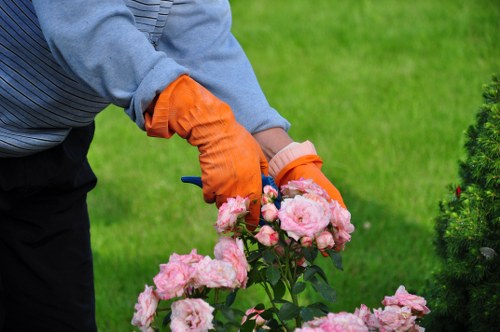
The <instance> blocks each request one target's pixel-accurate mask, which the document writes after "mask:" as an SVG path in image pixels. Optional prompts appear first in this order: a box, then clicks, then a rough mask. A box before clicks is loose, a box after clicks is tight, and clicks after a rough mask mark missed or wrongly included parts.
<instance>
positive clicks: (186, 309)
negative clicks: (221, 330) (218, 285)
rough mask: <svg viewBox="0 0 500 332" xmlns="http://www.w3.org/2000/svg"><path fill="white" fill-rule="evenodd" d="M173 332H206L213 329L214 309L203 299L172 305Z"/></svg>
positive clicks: (185, 300) (187, 300)
mask: <svg viewBox="0 0 500 332" xmlns="http://www.w3.org/2000/svg"><path fill="white" fill-rule="evenodd" d="M171 308H172V316H171V322H170V329H171V330H172V332H187V331H193V332H206V331H208V330H210V329H213V324H212V321H213V319H214V316H213V314H212V313H213V311H214V308H212V307H211V306H210V305H209V304H208V303H207V302H205V301H203V300H202V299H184V300H179V301H176V302H174V303H172V307H171Z"/></svg>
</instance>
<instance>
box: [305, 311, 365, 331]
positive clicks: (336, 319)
mask: <svg viewBox="0 0 500 332" xmlns="http://www.w3.org/2000/svg"><path fill="white" fill-rule="evenodd" d="M303 327H304V328H313V329H319V330H304V329H299V330H295V331H300V332H304V331H324V332H369V330H368V327H366V325H365V323H364V322H363V320H362V319H361V318H359V317H357V316H356V315H354V314H351V313H347V312H339V313H337V314H334V313H329V314H328V315H327V316H325V317H321V318H317V319H314V320H311V321H308V322H305V323H304V325H303Z"/></svg>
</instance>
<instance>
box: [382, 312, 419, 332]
mask: <svg viewBox="0 0 500 332" xmlns="http://www.w3.org/2000/svg"><path fill="white" fill-rule="evenodd" d="M374 314H375V317H376V319H377V321H378V323H379V329H380V332H392V331H394V332H404V331H408V330H410V329H412V328H413V327H415V319H416V318H417V317H416V316H413V315H412V314H411V309H410V308H408V307H400V306H397V305H390V306H386V307H385V308H384V309H376V310H374Z"/></svg>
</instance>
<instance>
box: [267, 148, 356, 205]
mask: <svg viewBox="0 0 500 332" xmlns="http://www.w3.org/2000/svg"><path fill="white" fill-rule="evenodd" d="M322 165H323V161H322V160H321V158H320V157H319V156H318V155H317V154H316V149H315V148H314V145H313V144H312V143H311V142H309V141H306V142H304V143H301V144H299V143H291V144H290V145H288V146H287V147H286V148H284V149H283V150H281V151H279V152H278V153H277V154H276V155H275V156H274V157H273V158H272V159H271V160H270V161H269V173H270V174H271V176H272V177H273V178H274V181H275V182H276V184H277V185H278V186H280V187H281V186H282V185H285V184H287V183H288V182H289V181H291V180H299V179H301V178H303V179H312V180H313V181H314V182H315V183H317V184H318V185H319V186H321V187H322V188H323V189H325V190H326V192H327V193H328V195H329V196H330V198H331V199H334V200H336V201H337V202H339V203H340V205H341V206H342V207H344V208H345V207H346V206H345V204H344V200H343V199H342V196H341V195H340V192H339V191H338V190H337V188H335V186H334V185H333V184H332V183H331V182H330V180H328V179H327V177H326V176H325V175H324V174H323V172H321V166H322Z"/></svg>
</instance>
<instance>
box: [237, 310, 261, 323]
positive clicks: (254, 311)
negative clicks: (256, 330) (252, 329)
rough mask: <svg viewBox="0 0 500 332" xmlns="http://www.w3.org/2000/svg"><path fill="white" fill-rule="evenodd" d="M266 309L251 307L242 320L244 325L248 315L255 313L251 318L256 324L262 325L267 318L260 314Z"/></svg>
mask: <svg viewBox="0 0 500 332" xmlns="http://www.w3.org/2000/svg"><path fill="white" fill-rule="evenodd" d="M264 311H265V310H264V309H261V310H257V309H255V308H250V309H248V310H247V311H246V312H245V315H244V316H243V319H242V320H241V325H243V324H244V323H245V322H246V321H247V317H248V316H250V315H252V314H253V313H255V315H253V316H252V317H250V320H254V321H255V325H256V326H262V325H264V324H265V323H266V320H265V319H264V318H262V317H261V316H260V314H261V313H263V312H264Z"/></svg>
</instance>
